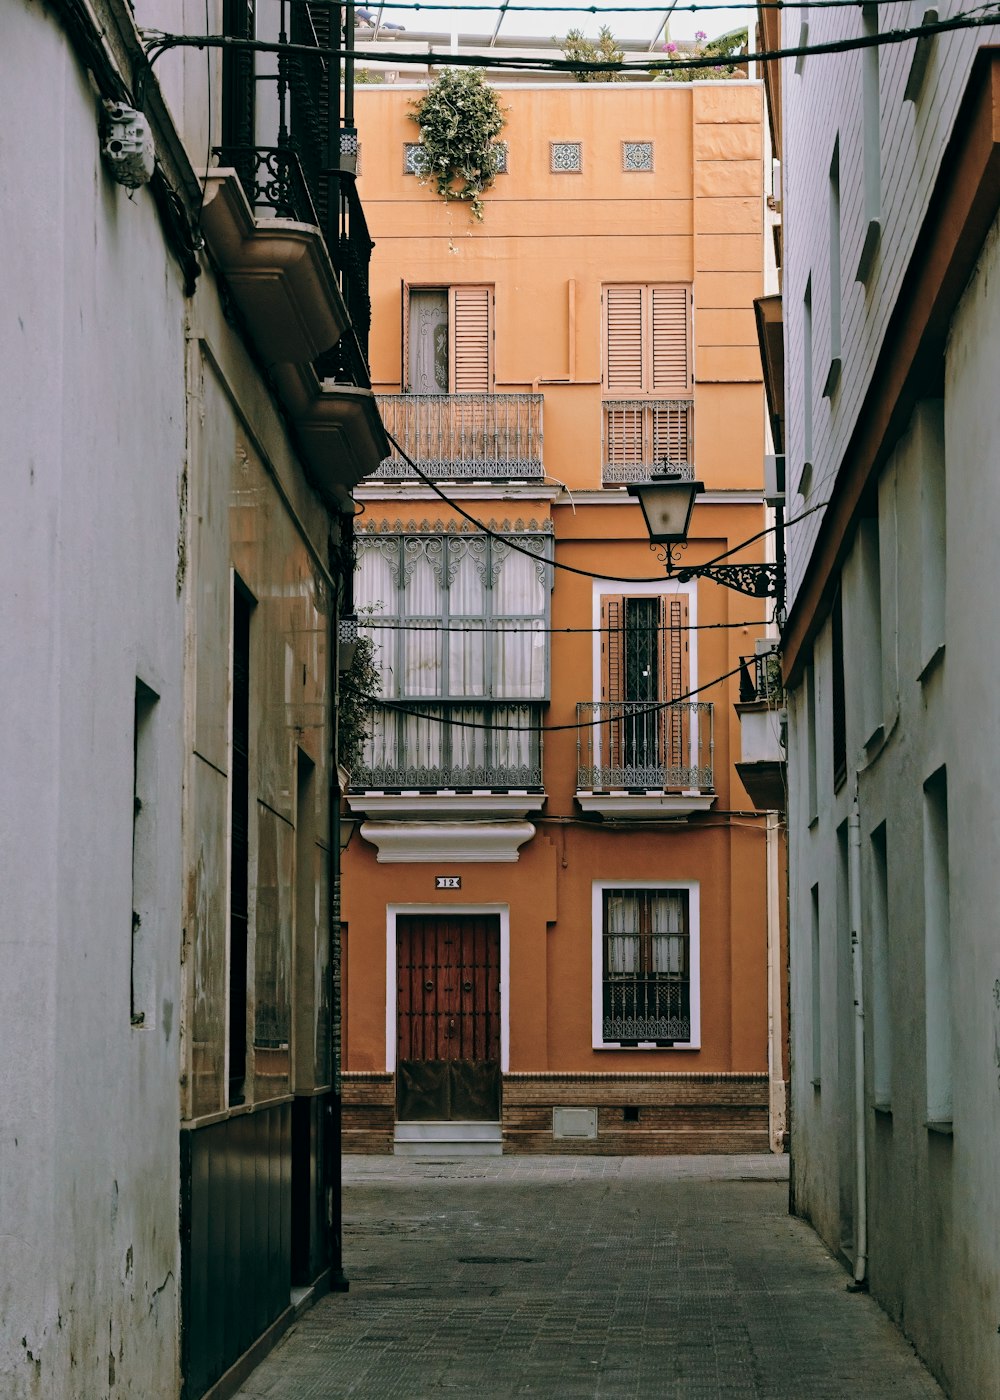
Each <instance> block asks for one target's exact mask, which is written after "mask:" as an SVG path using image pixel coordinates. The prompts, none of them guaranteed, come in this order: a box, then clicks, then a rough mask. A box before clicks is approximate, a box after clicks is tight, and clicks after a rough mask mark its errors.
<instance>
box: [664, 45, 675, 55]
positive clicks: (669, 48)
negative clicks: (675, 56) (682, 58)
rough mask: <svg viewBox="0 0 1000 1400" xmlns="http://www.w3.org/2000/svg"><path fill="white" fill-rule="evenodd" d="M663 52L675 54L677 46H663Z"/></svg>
mask: <svg viewBox="0 0 1000 1400" xmlns="http://www.w3.org/2000/svg"><path fill="white" fill-rule="evenodd" d="M663 52H664V53H676V52H677V45H676V44H664V45H663Z"/></svg>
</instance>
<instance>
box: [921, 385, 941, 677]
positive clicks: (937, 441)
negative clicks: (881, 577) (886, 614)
mask: <svg viewBox="0 0 1000 1400" xmlns="http://www.w3.org/2000/svg"><path fill="white" fill-rule="evenodd" d="M943 408H944V403H943V400H941V399H930V400H925V401H924V402H923V403H921V404H920V405H919V408H918V410H917V413H918V415H919V422H920V432H921V442H920V589H921V608H920V666H921V679H924V678H926V676H927V675H928V674H929V668H930V667H931V665H932V663H933V662H935V661H936V660H938V658H939V657H940V655H941V653H942V651H943V650H944V637H945V580H946V577H947V548H946V538H947V515H948V512H947V489H946V478H945V458H944V413H943Z"/></svg>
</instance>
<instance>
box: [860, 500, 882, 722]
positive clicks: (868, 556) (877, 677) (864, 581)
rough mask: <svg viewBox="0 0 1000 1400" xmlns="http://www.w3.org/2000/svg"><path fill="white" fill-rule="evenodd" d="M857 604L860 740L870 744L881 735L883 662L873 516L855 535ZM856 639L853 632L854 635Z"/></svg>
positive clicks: (878, 547)
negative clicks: (859, 665)
mask: <svg viewBox="0 0 1000 1400" xmlns="http://www.w3.org/2000/svg"><path fill="white" fill-rule="evenodd" d="M856 547H857V564H858V595H859V596H858V603H859V613H860V616H859V618H858V622H859V623H860V626H859V627H857V632H860V634H861V635H860V637H856V645H857V643H860V645H857V651H856V652H855V655H859V659H860V658H863V665H862V666H861V668H860V670H861V675H860V678H859V679H860V680H861V685H860V687H859V690H860V694H859V695H858V700H859V702H860V706H859V707H860V708H861V709H862V715H861V721H862V734H861V738H862V740H863V741H864V742H865V743H866V744H870V743H871V742H872V741H873V740H875V739H876V738H881V735H882V720H883V689H884V687H883V681H882V676H883V659H882V561H881V540H880V538H879V522H878V519H877V518H876V517H875V516H869V517H867V518H866V519H864V520H862V521H861V522H860V524H859V526H858V535H857V546H856ZM854 635H855V636H856V633H855V634H854Z"/></svg>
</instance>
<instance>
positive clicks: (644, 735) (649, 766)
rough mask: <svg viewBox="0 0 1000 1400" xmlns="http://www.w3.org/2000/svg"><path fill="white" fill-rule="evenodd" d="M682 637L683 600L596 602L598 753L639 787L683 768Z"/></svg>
mask: <svg viewBox="0 0 1000 1400" xmlns="http://www.w3.org/2000/svg"><path fill="white" fill-rule="evenodd" d="M689 636H690V632H689V628H688V600H687V596H686V595H684V594H677V595H672V594H664V595H660V596H654V597H640V598H630V597H625V596H616V595H609V596H606V597H604V598H602V599H601V700H602V701H604V702H606V704H607V713H606V716H605V723H604V726H603V727H604V729H605V731H606V732H605V734H604V735H603V736H602V751H604V752H606V753H607V763H608V765H609V766H610V767H611V768H613V769H615V770H619V771H620V772H621V773H622V774H623V775H627V774H632V775H633V776H634V777H635V779H636V783H637V784H638V785H642V784H643V783H644V782H647V781H648V783H654V782H655V781H656V775H658V774H660V773H664V772H670V771H671V770H674V769H678V770H679V769H685V768H687V767H688V766H689V765H690V762H691V759H690V745H691V710H690V707H689V706H688V705H687V704H686V703H685V701H686V699H687V697H688V693H689V691H690V689H691V675H690V667H689V650H688V639H689ZM674 702H677V703H676V708H675V707H674ZM644 775H645V776H644ZM622 780H623V781H625V777H623V779H622Z"/></svg>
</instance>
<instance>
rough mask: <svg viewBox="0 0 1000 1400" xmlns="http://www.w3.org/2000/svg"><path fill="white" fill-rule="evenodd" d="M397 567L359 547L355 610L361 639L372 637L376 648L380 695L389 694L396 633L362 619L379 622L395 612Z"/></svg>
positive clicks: (372, 550)
mask: <svg viewBox="0 0 1000 1400" xmlns="http://www.w3.org/2000/svg"><path fill="white" fill-rule="evenodd" d="M398 567H399V566H398V564H397V563H396V562H395V561H394V560H392V559H390V558H387V557H386V555H385V553H384V552H383V550H382V549H381V548H378V547H376V546H374V545H368V546H367V547H365V546H359V549H358V567H357V572H356V573H355V576H354V606H355V609H356V611H357V613H358V617H359V620H360V626H359V630H360V632H361V635H362V636H366V637H371V639H372V641H373V642H374V644H375V651H374V655H373V658H372V659H373V661H374V663H375V667H376V669H377V670H378V673H379V675H380V676H381V678H382V685H381V690H382V694H383V695H391V694H392V657H393V650H394V637H395V633H394V632H393V631H392V630H391V629H390V628H388V627H366V626H365V618H366V617H370V618H371V620H372V621H373V622H378V621H379V620H380V618H381V617H382V616H383V615H384V614H387V613H388V614H391V613H394V612H395V611H396V576H397V571H398Z"/></svg>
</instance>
